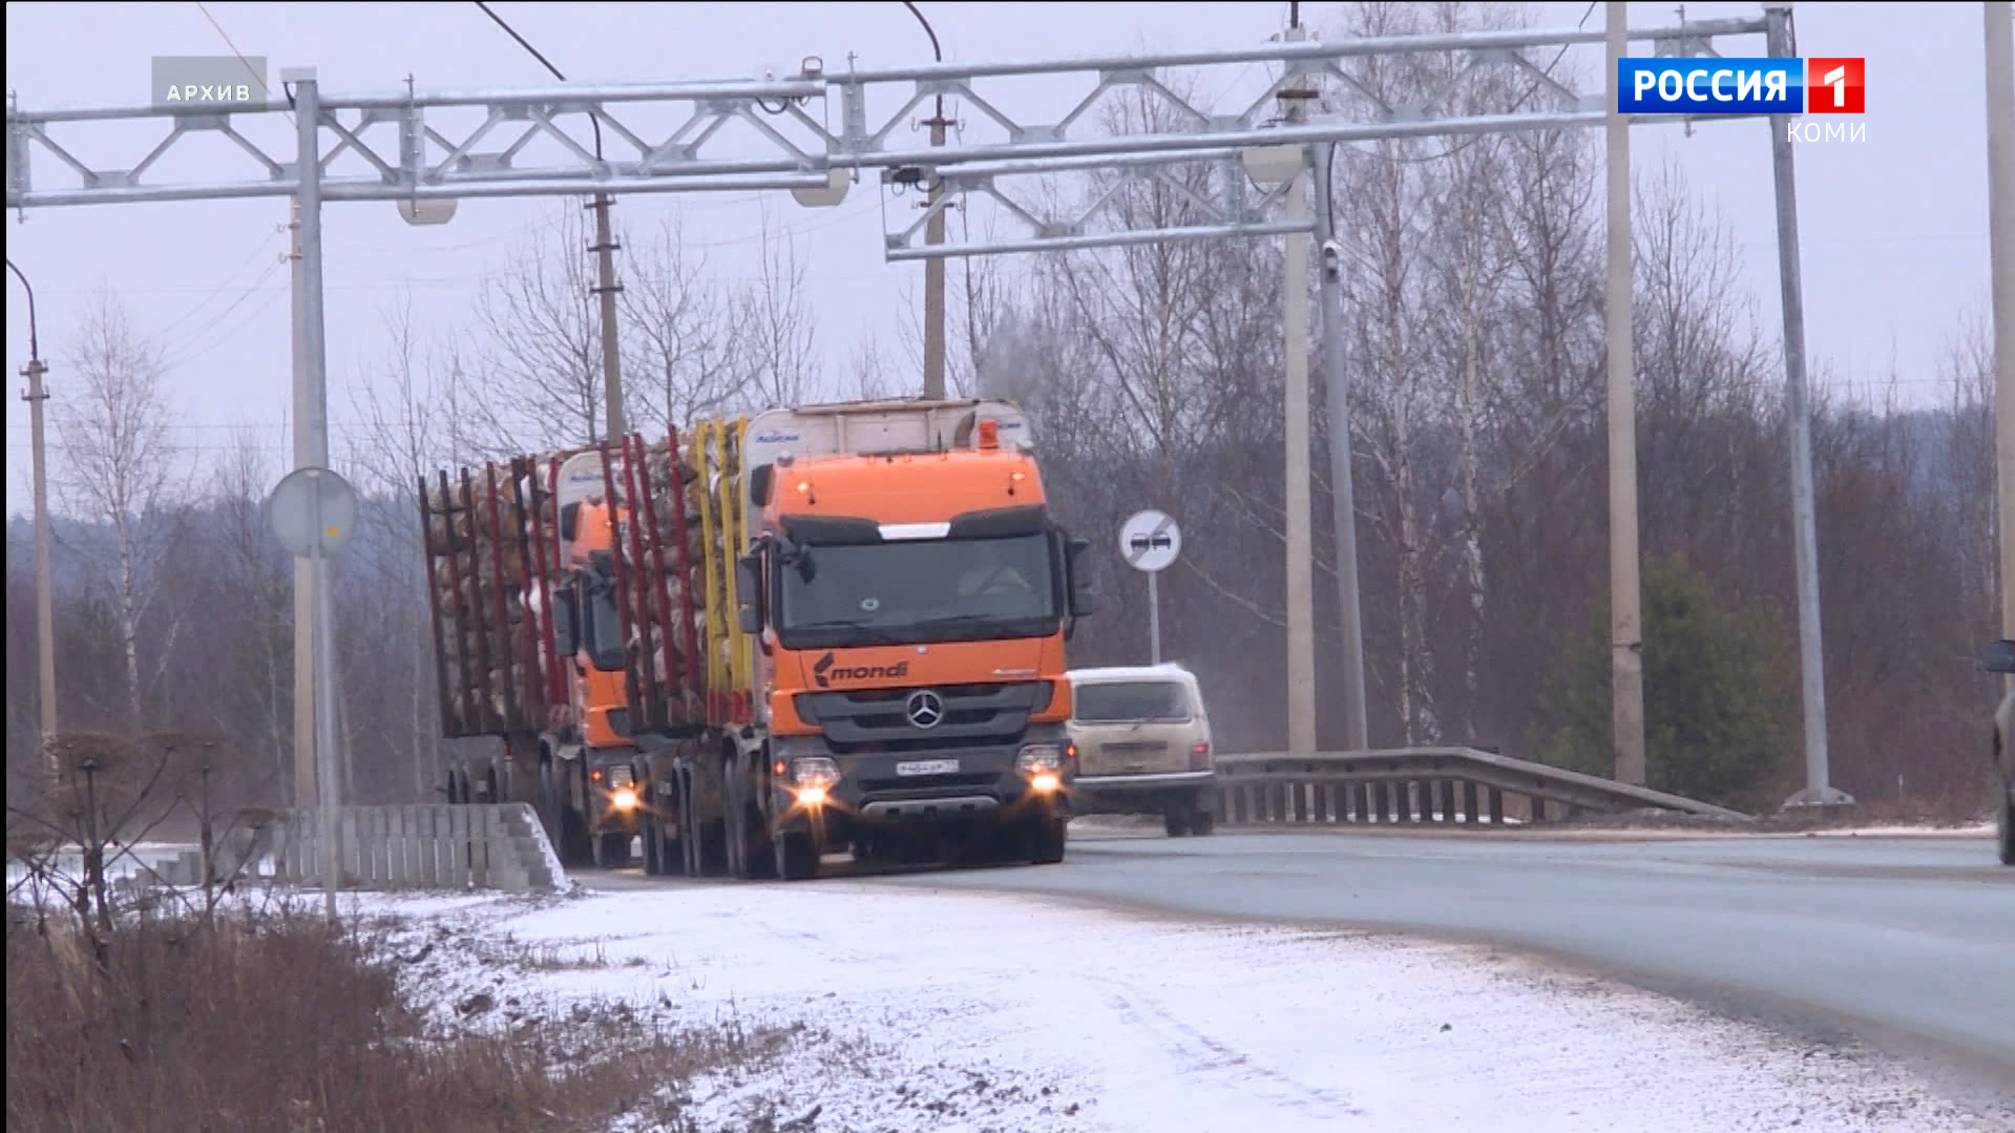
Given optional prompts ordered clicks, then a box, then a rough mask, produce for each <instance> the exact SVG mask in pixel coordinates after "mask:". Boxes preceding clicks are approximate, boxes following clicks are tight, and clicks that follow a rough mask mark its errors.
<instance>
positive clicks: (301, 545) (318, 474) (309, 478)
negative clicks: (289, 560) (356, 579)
mask: <svg viewBox="0 0 2015 1133" xmlns="http://www.w3.org/2000/svg"><path fill="white" fill-rule="evenodd" d="M266 522H267V523H269V524H271V525H272V527H273V534H274V535H277V536H279V539H280V544H281V545H282V546H284V547H286V548H287V549H288V550H289V551H292V552H293V553H294V554H296V555H298V556H300V557H302V558H306V557H308V556H310V555H313V554H314V553H315V552H316V550H317V549H319V550H320V551H321V552H322V553H323V554H325V555H333V554H335V553H336V552H337V551H340V550H342V549H343V544H345V543H348V542H349V541H350V532H351V530H352V529H354V528H355V527H356V526H357V493H356V492H355V491H354V490H353V489H351V487H350V484H349V482H348V481H346V480H344V479H343V478H342V477H341V476H338V475H337V474H336V473H334V472H332V471H330V470H329V469H327V468H296V469H295V470H294V471H292V472H289V473H288V474H287V476H286V478H285V479H283V480H281V481H280V483H279V484H278V485H277V486H275V487H274V489H273V494H272V495H270V496H268V497H267V498H266Z"/></svg>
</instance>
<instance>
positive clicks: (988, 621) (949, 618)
mask: <svg viewBox="0 0 2015 1133" xmlns="http://www.w3.org/2000/svg"><path fill="white" fill-rule="evenodd" d="M1047 620H1048V618H1047V616H1046V615H1043V614H947V615H946V616H944V617H941V618H924V619H922V620H920V621H917V622H915V623H913V624H914V626H915V627H916V628H917V629H966V628H974V627H981V628H986V629H1006V628H1008V627H1011V626H1019V625H1021V624H1022V623H1024V622H1042V621H1047Z"/></svg>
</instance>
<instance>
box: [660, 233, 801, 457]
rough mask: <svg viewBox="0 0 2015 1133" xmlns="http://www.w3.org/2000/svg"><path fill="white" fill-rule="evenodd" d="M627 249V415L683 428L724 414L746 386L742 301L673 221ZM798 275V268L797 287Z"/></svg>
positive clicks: (794, 280)
mask: <svg viewBox="0 0 2015 1133" xmlns="http://www.w3.org/2000/svg"><path fill="white" fill-rule="evenodd" d="M630 247H631V258H630V263H629V276H630V278H629V281H628V282H627V283H626V284H625V285H624V289H623V294H622V313H623V323H624V326H623V370H624V373H625V375H626V378H625V381H624V387H623V391H624V395H625V397H626V398H628V399H629V401H630V406H629V411H630V412H629V416H630V419H631V420H632V421H640V420H646V421H656V422H658V424H659V425H660V426H661V427H663V426H668V425H669V426H677V427H680V428H683V427H684V426H685V425H686V424H687V423H688V422H690V421H692V420H694V419H695V418H699V417H704V416H707V415H709V414H713V413H718V412H720V411H721V410H722V409H723V408H724V407H725V406H727V405H728V404H729V403H730V402H732V401H733V400H734V399H735V398H736V397H737V395H738V394H740V393H741V392H742V385H743V383H744V381H745V379H746V374H745V373H744V372H743V371H744V368H745V366H746V363H747V359H746V358H745V357H744V356H743V354H744V350H743V345H744V332H743V330H742V328H741V327H740V325H739V323H738V321H737V319H736V314H737V308H738V306H739V305H740V302H739V300H738V297H737V296H736V295H735V294H734V293H733V292H731V291H729V290H728V289H726V288H723V287H722V286H721V285H720V284H718V283H716V282H714V281H712V280H710V279H709V278H708V263H707V257H706V255H705V254H704V253H700V254H695V253H693V252H691V251H690V250H689V249H688V248H687V246H686V240H685V232H684V230H683V228H682V227H681V226H680V225H679V224H678V223H677V222H676V221H669V220H668V221H666V222H665V223H664V224H662V225H661V226H660V227H659V229H658V231H657V232H656V233H655V234H654V235H653V236H652V238H651V239H650V240H649V241H648V242H644V243H632V244H631V245H630ZM766 262H767V260H766ZM801 278H802V273H801V272H800V273H799V275H798V276H797V277H796V278H794V279H793V280H792V281H791V283H792V286H795V285H796V283H797V281H798V280H799V279H801ZM766 281H767V278H766ZM799 298H800V299H801V298H802V297H799ZM809 361H810V360H809V359H806V360H805V364H809Z"/></svg>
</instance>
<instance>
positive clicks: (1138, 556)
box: [1119, 511, 1182, 573]
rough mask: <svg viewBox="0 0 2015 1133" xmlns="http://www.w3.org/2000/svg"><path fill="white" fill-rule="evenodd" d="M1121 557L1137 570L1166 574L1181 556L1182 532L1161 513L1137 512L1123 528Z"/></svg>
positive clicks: (1121, 532) (1120, 541)
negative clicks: (1163, 572)
mask: <svg viewBox="0 0 2015 1133" xmlns="http://www.w3.org/2000/svg"><path fill="white" fill-rule="evenodd" d="M1119 553H1120V557H1121V558H1123V559H1125V560H1126V565H1128V566H1130V567H1132V568H1133V569H1135V570H1144V571H1148V572H1150V573H1152V572H1154V571H1160V570H1166V569H1168V566H1169V564H1171V563H1173V562H1175V557H1176V556H1177V555H1179V554H1181V553H1182V529H1181V528H1179V527H1177V526H1176V525H1175V520H1173V519H1170V518H1169V517H1168V516H1166V515H1164V514H1163V513H1161V512H1158V511H1139V512H1135V513H1134V514H1133V515H1131V516H1129V517H1128V518H1127V521H1126V522H1125V523H1124V524H1122V525H1120V529H1119Z"/></svg>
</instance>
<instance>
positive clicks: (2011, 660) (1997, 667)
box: [1980, 641, 2015, 673]
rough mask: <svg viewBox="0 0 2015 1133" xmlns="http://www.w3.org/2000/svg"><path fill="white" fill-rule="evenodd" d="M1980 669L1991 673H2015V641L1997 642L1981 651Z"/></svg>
mask: <svg viewBox="0 0 2015 1133" xmlns="http://www.w3.org/2000/svg"><path fill="white" fill-rule="evenodd" d="M1980 667H1981V668H1983V669H1985V670H1987V671H1988V672H1990V673H2015V641H1996V642H1991V643H1989V644H1988V646H1987V648H1985V649H1983V650H1981V651H1980Z"/></svg>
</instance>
